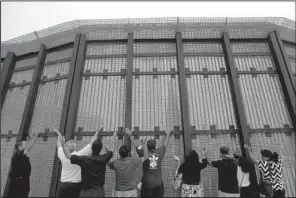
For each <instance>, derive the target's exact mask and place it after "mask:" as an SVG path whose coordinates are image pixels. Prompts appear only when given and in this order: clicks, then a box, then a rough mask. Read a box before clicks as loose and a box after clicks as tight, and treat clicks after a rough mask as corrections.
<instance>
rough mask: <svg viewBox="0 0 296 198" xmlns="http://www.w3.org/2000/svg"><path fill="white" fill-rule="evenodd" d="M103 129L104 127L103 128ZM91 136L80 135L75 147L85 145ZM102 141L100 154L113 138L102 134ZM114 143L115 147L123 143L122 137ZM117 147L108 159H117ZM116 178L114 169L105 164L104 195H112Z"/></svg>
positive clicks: (109, 146)
mask: <svg viewBox="0 0 296 198" xmlns="http://www.w3.org/2000/svg"><path fill="white" fill-rule="evenodd" d="M104 130H105V129H104ZM91 138H92V137H90V136H82V139H81V140H77V141H76V142H77V149H78V150H80V149H82V148H83V147H84V146H86V145H87V144H88V143H89V142H90V140H91ZM101 140H102V143H103V149H102V151H101V153H100V155H103V154H105V153H106V150H105V149H104V148H105V146H107V147H108V148H109V149H110V148H112V147H111V146H112V145H113V138H112V137H111V136H103V137H101ZM114 143H116V144H117V148H118V149H119V148H120V147H121V146H122V145H123V139H117V140H115V141H114ZM118 149H117V150H116V151H115V152H114V154H113V158H112V159H111V160H110V161H112V160H116V159H119V153H118ZM115 183H116V178H115V171H113V170H111V169H110V168H109V167H108V166H106V174H105V185H104V188H105V197H112V191H113V190H114V188H115Z"/></svg>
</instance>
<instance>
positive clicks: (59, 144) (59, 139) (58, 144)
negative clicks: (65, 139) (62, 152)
mask: <svg viewBox="0 0 296 198" xmlns="http://www.w3.org/2000/svg"><path fill="white" fill-rule="evenodd" d="M53 131H54V132H55V133H56V134H57V135H58V139H57V149H59V148H60V147H61V146H62V143H61V137H62V134H61V133H60V132H59V131H58V130H57V129H56V128H53Z"/></svg>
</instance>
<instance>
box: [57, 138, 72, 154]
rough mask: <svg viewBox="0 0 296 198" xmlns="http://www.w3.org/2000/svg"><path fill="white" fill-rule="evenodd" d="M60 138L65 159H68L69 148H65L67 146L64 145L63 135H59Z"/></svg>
mask: <svg viewBox="0 0 296 198" xmlns="http://www.w3.org/2000/svg"><path fill="white" fill-rule="evenodd" d="M60 140H61V144H62V147H63V151H64V154H65V157H66V158H67V159H70V157H71V154H70V152H69V150H68V149H67V147H66V146H65V137H64V136H62V137H60Z"/></svg>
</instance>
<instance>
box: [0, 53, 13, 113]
mask: <svg viewBox="0 0 296 198" xmlns="http://www.w3.org/2000/svg"><path fill="white" fill-rule="evenodd" d="M15 63H16V56H15V54H14V53H13V52H8V53H7V55H6V58H5V60H4V63H3V68H2V70H1V79H0V83H1V84H0V93H1V109H2V106H3V103H4V99H5V96H6V93H7V90H8V85H9V82H10V80H11V77H12V71H13V69H14V66H15Z"/></svg>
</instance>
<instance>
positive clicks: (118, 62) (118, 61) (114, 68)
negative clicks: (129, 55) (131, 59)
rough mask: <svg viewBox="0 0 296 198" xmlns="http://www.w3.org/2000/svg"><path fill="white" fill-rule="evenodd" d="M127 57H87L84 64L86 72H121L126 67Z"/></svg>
mask: <svg viewBox="0 0 296 198" xmlns="http://www.w3.org/2000/svg"><path fill="white" fill-rule="evenodd" d="M126 66H127V59H126V58H101V59H86V60H85V64H84V73H85V72H86V70H88V71H89V72H91V73H103V72H104V71H106V70H107V71H108V72H121V70H122V69H126Z"/></svg>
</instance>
